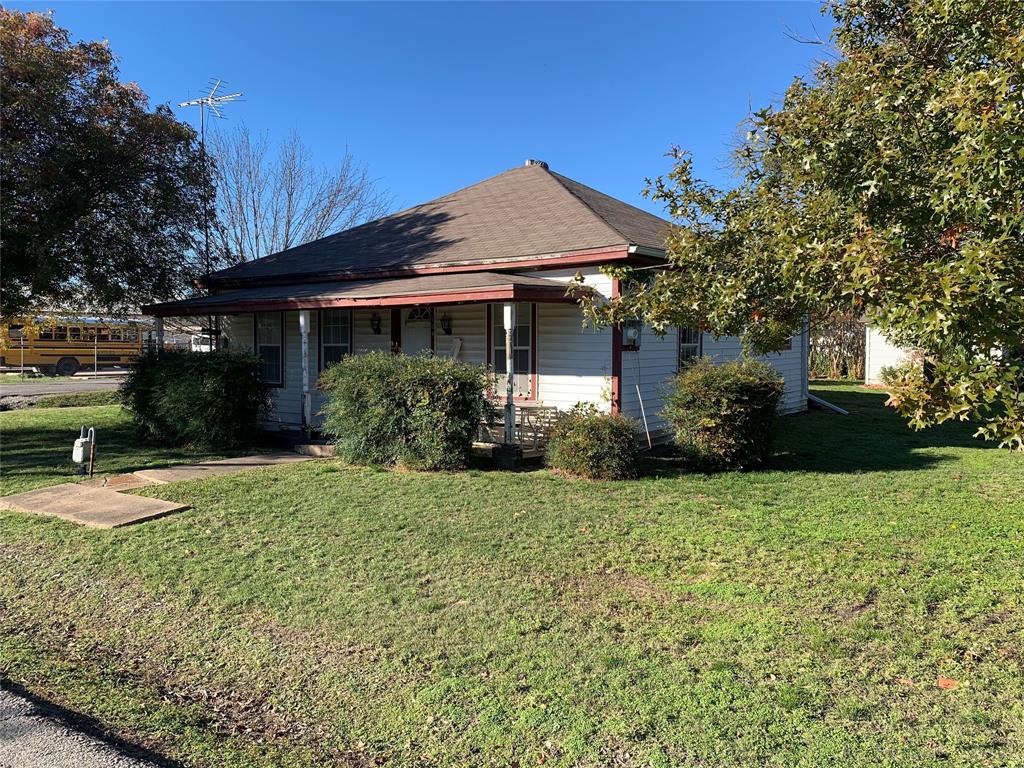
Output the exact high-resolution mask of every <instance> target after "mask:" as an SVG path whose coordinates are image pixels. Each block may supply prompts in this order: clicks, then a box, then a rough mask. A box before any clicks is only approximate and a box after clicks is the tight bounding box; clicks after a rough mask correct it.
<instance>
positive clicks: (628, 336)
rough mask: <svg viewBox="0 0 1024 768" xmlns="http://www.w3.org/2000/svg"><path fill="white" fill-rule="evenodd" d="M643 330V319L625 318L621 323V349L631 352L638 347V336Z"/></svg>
mask: <svg viewBox="0 0 1024 768" xmlns="http://www.w3.org/2000/svg"><path fill="white" fill-rule="evenodd" d="M643 330H644V324H643V321H641V320H626V321H625V322H624V323H623V324H622V349H623V350H626V351H632V352H635V351H636V350H638V349H640V338H641V336H643Z"/></svg>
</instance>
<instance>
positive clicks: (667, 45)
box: [9, 0, 829, 210]
mask: <svg viewBox="0 0 1024 768" xmlns="http://www.w3.org/2000/svg"><path fill="white" fill-rule="evenodd" d="M12 6H13V7H17V8H19V9H21V10H29V9H33V10H44V9H46V8H50V9H52V10H53V11H54V18H55V20H56V22H57V23H58V24H59V25H60V26H63V27H65V28H67V29H69V30H70V31H71V33H72V35H73V36H74V37H75V38H79V39H104V38H105V39H107V40H109V41H110V45H111V47H112V49H113V50H114V52H115V53H116V54H117V55H118V56H119V57H120V62H119V65H120V69H121V73H122V77H123V79H125V80H134V81H136V82H137V83H139V85H141V86H142V88H143V89H144V90H145V91H146V93H148V94H149V96H150V98H151V100H152V102H153V103H171V104H172V105H176V104H177V103H178V102H179V101H183V100H185V99H186V98H190V97H195V96H197V95H199V94H200V91H201V89H202V86H203V84H204V83H205V82H206V81H207V80H208V78H210V77H212V76H216V77H221V78H223V79H224V80H226V81H228V82H229V84H230V88H231V89H232V90H235V89H237V90H241V91H244V92H245V100H244V102H243V103H238V104H234V105H231V106H230V107H229V108H228V114H229V120H228V121H225V122H223V123H221V124H220V125H222V126H227V127H230V126H231V125H233V124H237V123H239V122H244V123H246V124H247V125H249V127H250V128H252V129H255V130H257V131H267V132H269V134H270V137H271V138H277V137H280V136H282V135H284V134H287V133H288V132H289V131H290V130H292V129H293V128H294V129H297V130H298V131H299V132H300V134H301V135H302V137H303V138H304V139H305V141H306V142H307V143H308V144H309V145H310V147H311V148H312V150H313V152H314V153H315V155H316V156H317V157H318V158H319V159H321V160H323V161H324V162H330V161H331V160H332V159H335V158H337V156H338V153H339V152H342V151H343V150H344V148H345V147H346V146H347V147H348V148H349V149H350V150H351V151H352V153H353V154H354V155H355V156H356V157H357V158H358V159H359V160H361V161H363V162H365V163H366V164H367V165H368V166H369V169H370V172H371V174H372V175H373V176H374V177H376V178H378V179H379V180H380V182H381V184H382V185H383V186H384V187H386V188H387V189H388V190H390V191H391V192H392V193H393V194H394V196H395V200H396V204H397V205H398V207H405V206H408V205H413V204H416V203H420V202H423V201H425V200H428V199H430V198H433V197H436V196H438V195H442V194H445V193H447V192H450V191H452V190H454V189H457V188H459V187H461V186H465V185H466V184H471V183H473V182H476V181H479V180H481V179H483V178H486V177H488V176H491V175H494V174H495V173H499V172H501V171H503V170H505V169H507V168H511V167H513V166H517V165H520V164H522V162H523V161H524V160H525V159H526V158H528V157H534V158H539V159H542V160H546V161H548V163H549V164H550V165H551V168H552V169H553V170H556V171H559V172H560V173H563V174H565V175H567V176H570V177H572V178H575V179H577V180H579V181H582V182H584V183H586V184H589V185H590V186H593V187H596V188H598V189H600V190H602V191H604V192H607V193H608V194H611V195H614V196H616V197H619V198H621V199H623V200H627V201H629V202H632V203H634V204H637V205H641V206H644V207H647V208H649V209H651V210H656V208H654V207H653V206H652V204H650V203H647V202H644V201H643V200H642V198H641V197H640V194H639V193H640V190H641V189H642V188H643V182H644V177H645V176H654V175H657V174H658V173H661V172H664V171H665V170H666V169H667V168H668V164H667V160H666V158H665V157H664V153H665V151H666V150H667V149H668V147H669V146H670V145H671V144H679V145H681V146H683V147H684V148H687V149H689V150H691V151H692V152H693V153H694V155H695V158H696V165H697V170H698V172H699V173H700V174H701V175H702V176H703V177H704V178H707V179H709V180H712V181H716V182H718V183H728V180H729V176H728V174H727V173H726V172H725V171H724V168H723V161H724V159H725V157H726V156H727V153H728V145H729V143H730V142H731V141H732V140H733V139H734V138H735V136H736V135H737V126H738V124H739V122H740V121H741V120H742V119H743V117H744V115H745V114H746V113H747V110H748V107H749V105H751V104H752V105H753V106H754V107H755V108H756V107H758V106H762V105H765V104H768V103H770V102H773V101H776V100H777V99H778V98H779V96H780V95H781V93H782V92H783V91H784V89H785V88H786V86H787V85H788V83H789V82H790V80H791V79H792V78H793V76H794V75H797V74H802V73H805V72H807V71H808V70H809V68H810V67H811V64H812V60H813V58H814V57H815V56H818V55H820V49H818V48H816V47H815V46H808V45H802V44H800V43H797V42H794V41H793V40H791V39H789V38H788V37H786V34H785V32H786V30H787V29H792V30H795V31H798V32H801V33H804V34H808V35H810V34H812V25H813V28H814V29H817V31H818V32H819V33H820V34H821V35H823V36H824V35H825V34H827V31H828V29H829V24H828V20H827V19H824V18H822V16H821V15H820V14H819V12H818V8H819V3H818V2H788V3H767V2H764V3H733V2H717V3H713V2H705V3H581V2H577V3H558V4H555V3H552V4H539V3H410V4H406V3H376V4H369V3H365V4H364V3H242V2H238V3H142V2H135V3H90V2H75V3H61V2H52V0H51V2H47V3H29V2H14V3H10V4H9V7H12ZM175 109H176V111H177V112H178V114H179V115H180V116H181V117H182V118H184V119H188V120H190V121H193V123H196V124H197V121H198V111H197V110H192V111H190V110H179V109H177V107H176V106H175Z"/></svg>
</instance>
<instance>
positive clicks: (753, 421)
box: [662, 358, 783, 471]
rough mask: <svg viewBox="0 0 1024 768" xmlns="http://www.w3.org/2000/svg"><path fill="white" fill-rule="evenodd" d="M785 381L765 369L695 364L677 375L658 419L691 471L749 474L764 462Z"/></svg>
mask: <svg viewBox="0 0 1024 768" xmlns="http://www.w3.org/2000/svg"><path fill="white" fill-rule="evenodd" d="M782 392H783V381H782V379H781V378H780V377H779V375H778V373H776V372H775V370H774V369H773V368H772V367H771V366H770V365H768V364H767V363H764V362H761V361H759V360H753V359H743V360H736V361H730V362H726V363H721V364H718V365H716V364H715V363H714V362H712V361H711V360H710V359H709V358H701V359H699V360H696V361H695V362H694V363H693V364H692V365H690V366H688V367H687V368H686V369H685V370H683V371H682V372H680V373H679V375H678V376H677V377H676V379H675V382H674V384H673V386H672V389H671V390H670V391H669V392H668V394H667V397H666V401H665V402H666V404H665V408H664V410H663V411H662V415H663V416H664V417H665V418H666V420H667V421H668V422H669V423H670V424H671V425H672V427H673V428H674V430H675V437H676V447H677V448H678V450H679V453H680V455H681V457H682V458H683V460H684V461H685V462H686V463H687V464H688V465H689V466H692V467H694V468H695V469H701V470H706V471H715V470H722V469H753V468H756V467H760V466H763V465H764V463H765V461H766V460H767V459H768V448H769V445H770V443H771V437H772V431H773V428H774V425H775V415H776V408H777V407H778V405H779V400H780V399H781V398H782Z"/></svg>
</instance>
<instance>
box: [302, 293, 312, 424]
mask: <svg viewBox="0 0 1024 768" xmlns="http://www.w3.org/2000/svg"><path fill="white" fill-rule="evenodd" d="M299 338H300V340H301V344H300V346H301V348H302V426H303V428H304V429H309V425H310V422H311V421H312V418H311V414H310V410H311V407H310V406H311V402H310V397H309V310H308V309H300V310H299Z"/></svg>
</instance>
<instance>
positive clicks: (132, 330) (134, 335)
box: [124, 326, 139, 344]
mask: <svg viewBox="0 0 1024 768" xmlns="http://www.w3.org/2000/svg"><path fill="white" fill-rule="evenodd" d="M124 340H125V341H130V342H132V343H133V344H134V343H135V342H136V341H138V340H139V329H138V328H136V327H135V326H129V327H128V328H125V329H124Z"/></svg>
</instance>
